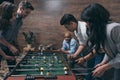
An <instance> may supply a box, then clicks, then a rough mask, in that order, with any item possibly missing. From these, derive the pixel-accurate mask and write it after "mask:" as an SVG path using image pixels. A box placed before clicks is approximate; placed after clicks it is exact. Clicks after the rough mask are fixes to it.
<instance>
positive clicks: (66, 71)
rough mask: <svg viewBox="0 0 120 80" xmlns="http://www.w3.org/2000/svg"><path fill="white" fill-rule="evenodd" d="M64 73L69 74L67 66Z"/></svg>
mask: <svg viewBox="0 0 120 80" xmlns="http://www.w3.org/2000/svg"><path fill="white" fill-rule="evenodd" d="M64 74H68V68H67V67H66V66H65V67H64Z"/></svg>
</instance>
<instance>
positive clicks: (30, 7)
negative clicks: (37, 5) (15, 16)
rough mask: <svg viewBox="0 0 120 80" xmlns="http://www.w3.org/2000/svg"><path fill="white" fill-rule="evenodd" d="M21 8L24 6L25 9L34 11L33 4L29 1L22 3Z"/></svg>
mask: <svg viewBox="0 0 120 80" xmlns="http://www.w3.org/2000/svg"><path fill="white" fill-rule="evenodd" d="M19 6H22V8H23V9H31V10H34V8H33V6H32V4H31V3H30V2H28V1H21V2H20V3H19Z"/></svg>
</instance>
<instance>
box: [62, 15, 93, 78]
mask: <svg viewBox="0 0 120 80" xmlns="http://www.w3.org/2000/svg"><path fill="white" fill-rule="evenodd" d="M60 24H61V25H63V26H64V27H65V28H66V29H67V30H68V31H70V32H73V33H74V34H75V36H76V37H77V39H78V42H79V46H78V49H77V50H76V52H75V53H74V54H71V58H72V59H76V58H77V57H79V55H86V53H83V52H84V51H86V50H87V49H88V47H87V46H86V42H87V40H88V35H87V33H86V29H87V28H86V25H87V24H86V23H85V22H83V21H77V19H76V18H75V17H74V16H73V15H72V14H64V15H63V16H62V18H61V20H60ZM94 62H95V61H94V59H91V60H89V61H87V67H88V68H93V67H94ZM88 73H91V72H88ZM90 79H92V76H91V74H88V75H87V76H86V80H90Z"/></svg>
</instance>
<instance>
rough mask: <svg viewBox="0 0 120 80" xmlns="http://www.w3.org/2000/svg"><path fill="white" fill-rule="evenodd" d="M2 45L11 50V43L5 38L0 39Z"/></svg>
mask: <svg viewBox="0 0 120 80" xmlns="http://www.w3.org/2000/svg"><path fill="white" fill-rule="evenodd" d="M0 43H1V44H3V45H4V46H6V47H8V48H10V46H11V44H10V43H9V42H7V41H6V40H5V39H4V38H1V39H0Z"/></svg>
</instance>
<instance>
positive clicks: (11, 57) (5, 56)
mask: <svg viewBox="0 0 120 80" xmlns="http://www.w3.org/2000/svg"><path fill="white" fill-rule="evenodd" d="M0 55H1V56H3V57H4V58H5V59H7V60H14V59H15V57H13V56H8V55H6V54H5V53H4V52H3V51H2V49H1V48H0Z"/></svg>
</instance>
